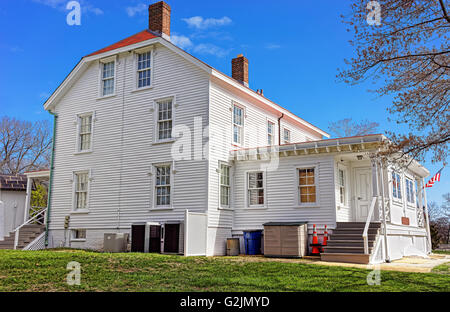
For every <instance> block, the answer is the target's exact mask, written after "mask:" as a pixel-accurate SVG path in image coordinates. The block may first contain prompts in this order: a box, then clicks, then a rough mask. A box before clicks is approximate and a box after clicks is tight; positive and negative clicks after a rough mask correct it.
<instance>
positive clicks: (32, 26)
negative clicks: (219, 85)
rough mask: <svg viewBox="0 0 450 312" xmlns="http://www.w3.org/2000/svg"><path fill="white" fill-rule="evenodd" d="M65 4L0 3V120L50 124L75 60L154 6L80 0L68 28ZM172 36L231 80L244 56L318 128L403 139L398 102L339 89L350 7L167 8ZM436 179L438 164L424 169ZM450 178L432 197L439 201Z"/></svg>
mask: <svg viewBox="0 0 450 312" xmlns="http://www.w3.org/2000/svg"><path fill="white" fill-rule="evenodd" d="M67 2H68V1H67V0H2V1H0V113H1V115H8V116H11V117H16V118H20V119H27V120H39V119H48V120H50V119H51V116H50V115H49V114H47V113H46V112H45V111H44V110H43V108H42V104H43V102H44V101H45V100H46V99H47V97H48V96H49V95H50V94H51V93H52V92H53V91H54V90H55V89H56V88H57V87H58V85H59V84H60V83H61V82H62V80H63V79H64V78H65V76H66V75H67V74H68V73H69V72H70V70H71V69H72V68H73V67H74V66H75V65H76V63H77V62H78V61H79V59H80V58H81V57H82V56H84V55H86V54H88V53H91V52H93V51H95V50H98V49H100V48H103V47H105V46H107V45H109V44H111V43H114V42H116V41H119V40H120V39H123V38H125V37H127V36H130V35H132V34H135V33H137V32H139V31H141V30H143V29H145V28H147V24H148V17H147V6H148V4H150V3H152V2H154V1H151V0H130V1H126V0H80V1H79V2H80V4H81V8H82V16H81V25H80V26H69V25H67V23H66V15H67V13H68V12H69V11H68V10H66V9H65V5H66V4H67ZM167 2H168V3H169V5H170V6H171V8H172V16H171V17H172V18H171V22H172V24H171V32H172V38H173V40H175V41H176V42H177V43H178V44H179V45H181V46H182V47H183V48H185V49H186V50H187V51H188V52H190V53H191V54H193V55H194V56H196V57H198V58H200V59H201V60H203V61H205V62H206V63H208V64H210V65H211V66H213V67H215V68H217V69H218V70H220V71H222V72H224V73H227V74H229V73H230V70H231V58H233V57H235V56H236V55H237V54H239V53H244V55H245V56H246V57H247V58H248V59H249V62H250V87H252V88H253V89H255V90H256V89H261V88H262V89H264V95H265V96H266V97H268V98H270V99H271V100H273V101H275V102H277V103H278V104H280V105H282V106H284V107H286V108H287V109H289V110H291V111H292V112H294V113H296V114H297V115H299V116H300V117H302V118H304V119H305V120H307V121H309V122H311V123H313V124H314V125H316V126H318V127H320V128H322V129H324V130H326V131H327V130H328V129H327V127H328V123H329V122H331V121H336V120H339V119H343V118H347V117H351V118H353V119H354V120H355V121H358V120H361V119H370V120H371V121H376V122H379V123H380V125H381V127H380V128H381V132H384V131H385V130H394V131H395V130H397V131H404V130H405V128H400V127H399V126H398V125H396V124H394V123H389V122H388V121H387V117H388V114H387V112H386V108H387V107H388V106H389V104H390V101H391V100H392V99H391V98H389V97H383V98H379V97H377V96H376V95H375V94H373V93H369V92H367V90H368V89H371V88H373V87H374V86H373V85H369V84H363V85H358V86H349V85H346V84H344V83H339V82H337V81H336V74H337V72H338V71H337V68H341V67H343V66H344V58H346V57H347V58H349V57H351V56H352V53H353V51H352V48H351V46H350V45H349V44H348V40H350V39H351V35H350V34H349V33H347V32H346V29H345V27H344V25H343V24H342V22H341V19H340V17H339V16H340V15H341V14H346V13H348V3H347V2H345V1H335V0H324V1H306V0H304V1H298V0H283V1H269V0H259V1H242V0H240V1H238V0H229V1H211V0H209V1H203V0H202V1H200V0H199V1H185V0H169V1H167ZM425 165H426V166H427V167H428V168H429V170H430V171H431V173H432V174H434V173H435V172H436V171H437V170H439V169H440V168H441V167H442V164H440V163H439V164H431V163H430V162H429V161H427V162H426V163H425ZM449 175H450V170H449V169H448V168H445V169H444V171H443V173H442V179H441V182H438V183H436V184H435V186H434V187H432V188H431V189H428V194H429V195H428V196H429V199H431V200H434V201H437V202H441V201H442V199H441V195H442V194H443V193H445V192H449V191H450V182H449V181H450V179H449Z"/></svg>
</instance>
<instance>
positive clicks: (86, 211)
mask: <svg viewBox="0 0 450 312" xmlns="http://www.w3.org/2000/svg"><path fill="white" fill-rule="evenodd" d="M88 213H89V209H80V210H72V211H70V214H88Z"/></svg>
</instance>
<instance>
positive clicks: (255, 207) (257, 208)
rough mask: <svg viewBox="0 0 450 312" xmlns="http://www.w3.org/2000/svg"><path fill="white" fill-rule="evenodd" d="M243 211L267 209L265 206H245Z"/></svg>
mask: <svg viewBox="0 0 450 312" xmlns="http://www.w3.org/2000/svg"><path fill="white" fill-rule="evenodd" d="M245 209H248V210H264V209H268V207H267V206H247V207H245Z"/></svg>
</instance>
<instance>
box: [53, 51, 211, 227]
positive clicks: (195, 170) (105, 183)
mask: <svg viewBox="0 0 450 312" xmlns="http://www.w3.org/2000/svg"><path fill="white" fill-rule="evenodd" d="M155 52H156V53H155V55H154V56H155V57H154V62H153V65H154V67H153V71H154V72H153V88H151V89H147V90H140V91H137V92H132V90H133V88H134V64H133V58H132V54H131V53H124V54H121V55H119V56H118V59H117V67H116V75H115V77H116V96H114V97H108V98H104V99H98V88H99V76H98V75H99V69H98V63H97V62H94V63H92V64H91V65H90V66H89V67H88V68H87V69H86V71H85V72H84V73H83V74H82V75H81V77H80V78H79V80H78V81H76V82H75V83H74V85H73V86H72V87H71V88H70V90H68V91H67V93H66V94H65V96H64V97H63V98H62V99H61V101H60V102H59V103H58V104H57V106H56V113H57V114H58V124H57V131H56V151H55V164H54V165H55V171H54V182H53V194H52V209H51V212H50V214H51V215H50V216H51V223H50V229H62V228H63V223H64V217H65V216H66V215H70V216H71V219H70V226H71V228H77V227H80V228H86V229H94V228H116V227H120V228H127V227H129V226H130V224H131V223H133V222H138V221H146V220H152V221H170V220H183V219H184V211H185V209H189V211H193V212H194V211H199V212H204V211H205V210H207V205H208V203H207V192H205V190H206V189H207V187H206V186H207V178H206V177H207V174H208V161H207V160H183V161H176V162H175V167H176V173H175V174H174V185H173V189H172V194H173V210H164V211H162V210H161V211H152V210H151V207H152V197H151V194H152V187H153V185H152V177H151V176H149V175H148V173H149V171H150V170H151V165H152V163H157V162H169V161H171V160H172V157H171V146H172V144H170V143H169V144H159V145H154V144H153V135H154V133H153V132H154V116H153V112H152V111H151V110H150V109H151V107H152V100H155V99H158V98H163V97H167V96H176V102H177V104H178V107H176V108H174V110H175V125H181V124H184V125H186V126H188V127H189V128H190V129H191V131H192V132H193V125H194V116H195V117H201V118H202V128H204V127H206V125H207V123H208V93H209V90H208V88H209V77H208V75H207V73H205V72H203V71H202V70H200V69H199V68H198V67H196V66H194V65H193V64H191V63H189V62H188V61H186V60H185V59H184V58H182V57H181V56H179V55H178V54H175V53H173V52H172V51H170V50H168V49H166V48H165V47H162V46H158V47H156V49H155ZM84 112H95V119H96V120H95V121H94V134H93V152H92V153H88V154H80V155H75V154H74V152H75V148H76V146H75V144H76V125H75V120H76V115H77V114H79V113H84ZM206 140H207V138H203V144H205V143H206ZM86 169H91V170H92V171H91V176H92V181H91V182H90V194H89V213H88V214H70V211H71V207H72V196H73V190H72V182H71V179H72V172H73V171H76V170H86Z"/></svg>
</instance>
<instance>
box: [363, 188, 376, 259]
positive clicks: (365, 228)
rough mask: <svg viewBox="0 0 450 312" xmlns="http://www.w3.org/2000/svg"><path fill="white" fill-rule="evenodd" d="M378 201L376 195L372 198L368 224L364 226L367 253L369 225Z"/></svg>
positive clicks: (366, 252)
mask: <svg viewBox="0 0 450 312" xmlns="http://www.w3.org/2000/svg"><path fill="white" fill-rule="evenodd" d="M376 203H377V197H376V196H374V197H373V198H372V202H371V203H370V209H369V213H368V215H367V220H366V226H365V227H364V232H363V234H362V237H363V240H364V253H365V254H366V255H368V254H369V243H368V241H367V233H368V232H369V225H370V221H371V220H372V216H373V211H374V209H375V204H376Z"/></svg>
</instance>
